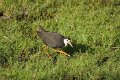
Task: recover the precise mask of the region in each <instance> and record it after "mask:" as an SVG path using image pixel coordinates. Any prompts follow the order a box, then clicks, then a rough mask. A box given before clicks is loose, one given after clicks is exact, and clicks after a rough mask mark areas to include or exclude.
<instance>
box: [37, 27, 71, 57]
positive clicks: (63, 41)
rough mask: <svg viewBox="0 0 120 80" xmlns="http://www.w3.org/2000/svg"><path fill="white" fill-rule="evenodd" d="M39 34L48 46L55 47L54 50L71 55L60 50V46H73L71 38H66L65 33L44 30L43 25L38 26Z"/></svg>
mask: <svg viewBox="0 0 120 80" xmlns="http://www.w3.org/2000/svg"><path fill="white" fill-rule="evenodd" d="M37 34H38V35H39V37H40V38H41V39H42V41H43V42H44V43H45V45H46V46H48V47H50V48H53V50H54V51H56V52H59V53H60V54H63V55H66V56H70V55H69V54H67V53H65V52H64V51H61V50H59V48H62V47H64V46H67V45H68V44H69V45H70V46H71V47H73V46H72V44H71V42H70V40H69V39H67V38H65V37H64V36H63V35H61V34H59V33H57V32H48V31H46V30H44V29H43V28H42V27H39V28H38V30H37Z"/></svg>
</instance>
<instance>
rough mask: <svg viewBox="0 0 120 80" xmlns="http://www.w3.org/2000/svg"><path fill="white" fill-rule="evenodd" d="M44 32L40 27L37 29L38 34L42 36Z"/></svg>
mask: <svg viewBox="0 0 120 80" xmlns="http://www.w3.org/2000/svg"><path fill="white" fill-rule="evenodd" d="M42 32H45V30H44V29H43V28H42V27H41V26H40V27H39V28H38V29H37V34H38V35H39V34H41V33H42Z"/></svg>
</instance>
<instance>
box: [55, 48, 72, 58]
mask: <svg viewBox="0 0 120 80" xmlns="http://www.w3.org/2000/svg"><path fill="white" fill-rule="evenodd" d="M53 51H55V52H59V53H60V54H63V55H65V56H70V55H69V54H67V53H66V52H64V51H61V50H58V49H53Z"/></svg>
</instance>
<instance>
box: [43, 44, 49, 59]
mask: <svg viewBox="0 0 120 80" xmlns="http://www.w3.org/2000/svg"><path fill="white" fill-rule="evenodd" d="M43 51H44V53H46V54H47V56H48V57H49V58H51V55H50V54H49V53H48V46H46V45H43Z"/></svg>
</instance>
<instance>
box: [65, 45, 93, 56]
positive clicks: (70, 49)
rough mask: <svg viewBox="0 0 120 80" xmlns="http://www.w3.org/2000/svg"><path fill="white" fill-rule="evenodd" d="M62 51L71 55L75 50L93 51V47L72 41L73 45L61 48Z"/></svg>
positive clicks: (82, 51) (81, 51)
mask: <svg viewBox="0 0 120 80" xmlns="http://www.w3.org/2000/svg"><path fill="white" fill-rule="evenodd" d="M63 51H65V52H67V53H69V54H70V55H73V54H75V53H77V52H80V53H86V52H90V53H93V51H94V49H93V48H91V46H89V45H86V44H77V43H73V47H71V46H67V47H65V48H63Z"/></svg>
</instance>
